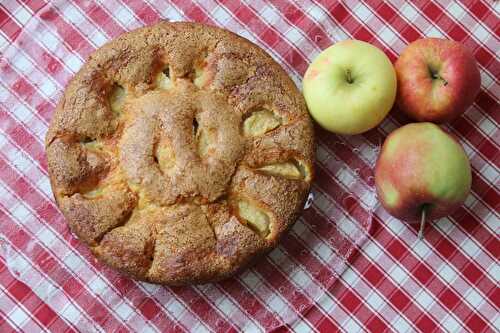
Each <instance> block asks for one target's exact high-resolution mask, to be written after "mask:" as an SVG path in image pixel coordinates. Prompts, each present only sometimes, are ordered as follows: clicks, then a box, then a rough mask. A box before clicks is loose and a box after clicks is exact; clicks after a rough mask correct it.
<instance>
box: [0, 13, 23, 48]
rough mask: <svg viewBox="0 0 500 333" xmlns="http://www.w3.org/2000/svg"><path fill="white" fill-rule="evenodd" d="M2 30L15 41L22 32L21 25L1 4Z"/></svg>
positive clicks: (0, 18) (0, 25)
mask: <svg viewBox="0 0 500 333" xmlns="http://www.w3.org/2000/svg"><path fill="white" fill-rule="evenodd" d="M0 30H1V31H2V33H3V34H4V35H5V36H7V38H8V39H9V40H10V42H13V41H14V40H15V39H16V38H17V36H19V34H20V33H21V26H20V25H19V24H18V22H16V21H15V20H14V19H13V18H12V17H11V16H10V15H9V13H8V12H7V11H6V10H5V8H4V7H2V6H1V4H0Z"/></svg>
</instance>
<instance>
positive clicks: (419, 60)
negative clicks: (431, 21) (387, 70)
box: [395, 38, 481, 123]
mask: <svg viewBox="0 0 500 333" xmlns="http://www.w3.org/2000/svg"><path fill="white" fill-rule="evenodd" d="M395 68H396V74H397V78H398V95H397V102H396V103H397V105H398V106H399V109H400V110H401V111H403V112H404V113H406V114H407V115H408V116H409V117H410V118H412V119H415V120H417V121H431V122H435V123H443V122H447V121H451V120H453V119H455V118H457V117H459V116H460V115H461V114H462V113H464V112H465V110H467V108H468V107H469V106H471V105H472V103H473V102H474V100H475V99H476V96H477V94H478V93H479V89H480V87H481V76H480V74H479V69H478V67H477V63H476V60H475V59H474V56H473V55H472V53H471V52H470V51H469V50H468V49H467V48H465V46H463V45H462V44H460V43H458V42H455V41H452V40H447V39H440V38H424V39H419V40H416V41H414V42H413V43H411V44H410V45H408V47H406V49H404V50H403V52H402V53H401V56H400V57H399V58H398V60H397V61H396V64H395Z"/></svg>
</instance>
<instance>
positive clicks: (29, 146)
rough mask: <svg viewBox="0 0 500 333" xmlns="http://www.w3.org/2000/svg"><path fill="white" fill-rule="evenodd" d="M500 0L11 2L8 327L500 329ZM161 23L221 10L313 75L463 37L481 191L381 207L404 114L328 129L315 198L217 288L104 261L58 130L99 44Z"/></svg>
mask: <svg viewBox="0 0 500 333" xmlns="http://www.w3.org/2000/svg"><path fill="white" fill-rule="evenodd" d="M499 11H500V2H499V1H493V0H483V1H462V2H449V1H423V0H421V1H414V2H404V1H391V2H385V3H383V2H378V1H370V0H367V1H362V2H358V1H346V2H344V3H338V2H334V1H324V2H322V3H321V2H311V1H309V0H304V1H298V2H295V3H289V2H287V1H281V0H280V1H273V2H264V1H250V0H247V1H244V2H241V3H240V2H236V1H228V0H223V1H220V2H219V1H213V0H205V1H199V2H196V3H187V1H183V0H174V1H172V2H171V3H166V2H156V1H152V0H148V1H128V0H127V1H126V0H106V1H105V0H100V1H95V2H94V1H87V0H77V1H34V0H25V1H20V0H2V1H0V52H1V58H0V332H10V331H26V332H38V331H45V330H48V331H54V332H66V331H82V332H94V331H98V332H101V331H106V332H114V331H139V332H169V331H191V332H206V331H216V332H234V331H245V332H261V331H273V330H276V331H290V330H291V331H297V332H310V331H320V332H332V331H346V332H358V331H373V332H383V331H400V332H414V331H421V332H425V333H430V332H441V331H450V332H461V331H473V332H493V331H497V332H498V331H499V330H500V315H499V308H500V289H499V279H500V266H499V256H500V239H499V234H500V215H499V210H500V195H499V193H500V149H499V145H500V112H499V111H500V108H499V99H500V85H499V78H500V64H499V54H500V42H499V35H500V20H499ZM160 19H165V20H171V21H180V20H188V21H199V22H206V23H210V24H214V25H218V26H221V27H225V28H227V29H229V30H232V31H234V32H236V33H238V34H239V35H242V36H244V37H246V38H248V39H250V40H251V41H253V42H255V43H257V44H258V45H260V46H261V47H262V48H264V49H265V50H267V52H269V53H270V54H271V55H272V56H273V57H274V59H276V60H277V61H278V62H279V63H280V64H281V65H282V66H283V67H284V68H285V70H286V71H287V72H288V73H289V75H290V76H291V77H292V78H293V79H294V81H295V82H296V84H297V85H298V86H299V87H300V86H301V82H300V81H301V77H302V75H303V74H304V72H305V70H306V68H307V65H308V64H309V62H310V61H311V60H312V59H313V58H314V57H315V56H316V55H317V54H318V53H319V52H320V51H321V50H322V49H324V48H326V47H327V46H329V45H330V44H332V43H334V42H336V41H339V40H342V39H347V38H356V39H361V40H365V41H368V42H370V43H373V44H375V45H377V46H378V47H380V48H382V49H383V50H384V51H385V52H386V54H387V55H388V56H389V57H390V59H391V60H392V61H394V60H395V59H396V58H397V56H398V54H399V53H400V52H401V51H402V50H403V48H404V47H405V45H406V44H408V43H409V42H411V41H413V40H415V39H417V38H419V37H423V36H436V37H446V38H450V39H454V40H457V41H460V42H462V43H464V44H465V45H466V46H467V47H468V48H470V49H471V50H472V52H473V54H474V56H475V57H476V59H477V61H478V63H479V67H480V69H481V79H482V89H481V92H480V94H479V96H478V98H477V99H476V101H475V103H474V105H473V106H471V107H470V108H469V109H468V110H467V112H466V113H465V115H464V116H462V117H461V118H459V119H457V120H455V121H454V122H453V123H451V124H449V125H447V126H445V127H446V128H447V129H448V130H449V131H451V132H452V133H453V134H455V135H457V136H458V137H459V139H460V142H461V143H462V145H463V146H464V148H465V151H466V152H467V154H468V156H469V157H470V160H471V163H472V168H473V186H472V193H471V195H470V196H469V197H468V198H467V200H466V202H465V204H464V205H463V206H462V207H461V208H460V209H459V210H458V211H457V212H456V213H454V214H453V215H451V216H449V217H448V218H444V219H441V220H440V221H437V222H436V223H434V224H433V225H432V226H429V227H428V228H427V229H426V233H425V240H423V241H420V240H418V239H417V237H416V232H417V230H416V229H417V227H416V226H408V225H406V224H403V223H401V222H400V221H398V220H396V219H394V218H391V217H390V216H389V215H388V214H387V213H386V212H385V211H384V210H383V209H382V208H381V207H380V205H379V204H378V202H377V200H376V196H375V193H374V189H373V173H372V169H373V165H374V162H375V159H376V156H377V153H378V150H379V147H380V144H381V142H382V141H383V139H384V137H385V136H386V135H387V134H388V133H389V132H390V131H392V130H394V129H395V128H397V127H398V126H400V125H401V124H402V123H404V122H406V121H407V120H406V119H404V118H403V117H402V116H400V115H399V114H397V112H393V113H392V114H391V116H390V117H388V118H387V119H386V120H385V121H384V122H383V123H382V125H381V126H379V127H378V128H377V129H375V130H372V131H370V132H368V133H366V134H363V135H358V136H353V137H343V136H336V135H333V134H329V133H327V132H325V131H322V130H319V129H318V131H317V137H318V151H317V163H316V175H317V177H316V181H315V183H314V186H313V190H312V191H313V193H314V196H315V199H314V201H313V205H312V206H311V207H310V208H309V209H307V210H306V211H305V212H304V214H303V216H302V217H301V218H300V219H299V220H298V221H297V223H296V224H295V225H294V227H293V229H292V230H291V232H290V233H289V234H288V235H287V236H286V237H285V238H284V239H283V242H282V243H281V244H280V246H279V247H278V248H277V249H276V250H274V251H273V252H271V253H270V254H269V255H268V256H267V257H265V258H264V259H263V260H262V261H260V262H259V263H258V264H257V265H256V266H254V267H253V268H251V269H249V270H247V271H245V272H243V273H241V274H240V275H239V276H237V277H235V278H233V279H230V280H227V281H224V282H221V283H217V284H209V285H202V286H192V287H183V288H166V287H162V286H156V285H151V284H147V283H139V282H136V281H133V280H131V279H129V278H126V277H123V276H121V275H119V274H116V273H114V272H113V271H111V270H110V269H108V268H106V267H105V266H103V265H102V264H101V263H99V262H96V261H95V260H94V259H93V258H92V256H91V255H90V254H89V251H88V250H86V249H85V247H84V246H82V245H81V244H80V243H79V242H78V241H77V240H76V239H75V238H74V237H73V235H72V234H71V233H70V232H69V230H68V228H67V226H66V224H65V222H64V219H63V217H62V215H61V213H60V212H59V211H58V210H57V208H56V205H55V203H54V201H53V199H52V194H51V190H50V186H49V181H48V178H47V164H46V160H45V154H44V148H43V141H44V136H45V132H46V130H47V126H48V124H49V121H50V117H51V115H52V113H53V111H54V107H55V104H56V103H57V101H58V98H59V97H60V96H61V92H62V91H63V89H64V86H65V84H66V83H67V82H68V80H69V79H70V78H71V76H72V75H73V74H74V73H75V72H76V71H77V70H78V69H79V68H80V66H81V65H82V64H83V62H84V61H85V59H86V57H87V56H88V55H89V53H90V52H91V51H92V50H94V49H95V48H97V47H99V46H101V45H102V44H104V43H105V42H106V41H107V40H109V39H111V38H113V37H116V36H118V35H119V34H121V33H123V32H124V31H127V30H130V29H134V28H137V27H140V26H143V25H146V24H151V23H155V22H157V21H158V20H160Z"/></svg>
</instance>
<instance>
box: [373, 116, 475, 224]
mask: <svg viewBox="0 0 500 333" xmlns="http://www.w3.org/2000/svg"><path fill="white" fill-rule="evenodd" d="M375 186H376V189H377V195H378V198H379V200H380V202H381V204H382V206H384V208H385V209H386V210H387V212H389V214H391V215H392V216H394V217H396V218H399V219H401V220H405V221H407V222H410V223H413V222H418V221H420V218H421V215H422V209H423V208H424V207H426V219H427V220H428V221H430V220H434V219H438V218H441V217H444V216H447V215H449V214H450V213H452V212H453V211H454V210H455V209H456V208H458V207H459V206H460V205H461V204H462V203H463V202H464V200H465V198H466V197H467V195H468V194H469V192H470V187H471V168H470V163H469V159H468V158H467V155H466V154H465V152H464V150H463V148H462V146H461V145H460V144H459V143H458V142H457V141H456V140H455V139H454V138H453V137H452V136H451V135H450V134H448V133H447V132H445V131H443V130H442V129H441V128H440V127H439V126H437V125H436V124H433V123H426V122H424V123H413V124H408V125H405V126H403V127H400V128H398V129H396V130H395V131H394V132H392V133H391V134H390V135H389V136H388V137H387V139H386V140H385V142H384V144H383V146H382V150H381V152H380V155H379V157H378V160H377V164H376V167H375Z"/></svg>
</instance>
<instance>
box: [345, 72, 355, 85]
mask: <svg viewBox="0 0 500 333" xmlns="http://www.w3.org/2000/svg"><path fill="white" fill-rule="evenodd" d="M345 74H346V80H347V83H349V84H351V83H353V82H354V80H353V79H352V76H351V70H350V69H347V70H346V71H345Z"/></svg>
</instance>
